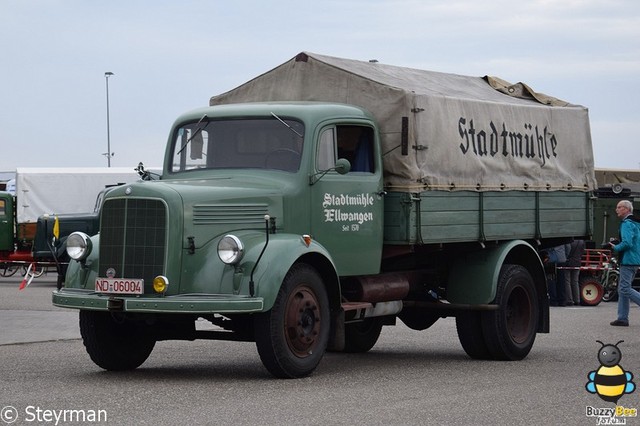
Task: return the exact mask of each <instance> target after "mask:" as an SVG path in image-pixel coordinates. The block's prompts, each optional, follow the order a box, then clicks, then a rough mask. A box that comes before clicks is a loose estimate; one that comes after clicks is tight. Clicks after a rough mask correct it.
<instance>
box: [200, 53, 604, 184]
mask: <svg viewBox="0 0 640 426" xmlns="http://www.w3.org/2000/svg"><path fill="white" fill-rule="evenodd" d="M271 101H322V102H338V103H345V104H351V105H356V106H360V107H362V108H364V109H366V110H368V111H369V112H370V113H371V114H372V115H373V116H374V117H375V118H376V121H377V123H378V126H379V128H380V135H381V136H380V137H381V144H382V153H383V163H384V174H385V186H386V187H387V188H388V189H392V190H406V191H420V190H429V189H434V190H449V191H451V190H473V191H493V190H578V191H589V190H593V189H594V188H595V187H596V183H595V178H594V172H593V151H592V147H591V133H590V127H589V117H588V110H587V108H585V107H582V106H579V105H572V104H569V103H568V102H564V101H561V100H559V99H557V98H554V97H551V96H547V95H544V94H541V93H536V92H534V91H533V90H532V89H531V88H530V87H529V86H527V85H526V84H523V83H518V84H510V83H508V82H506V81H504V80H501V79H499V78H496V77H488V76H487V77H469V76H462V75H456V74H447V73H440V72H433V71H425V70H418V69H411V68H403V67H397V66H391V65H384V64H380V63H377V62H367V61H357V60H350V59H341V58H335V57H330V56H324V55H317V54H313V53H307V52H304V53H300V54H298V55H297V56H295V57H294V58H292V59H291V60H289V61H288V62H285V63H284V64H282V65H280V66H278V67H276V68H274V69H272V70H271V71H268V72H266V73H264V74H262V75H260V76H258V77H256V78H254V79H252V80H250V81H248V82H247V83H245V84H243V85H241V86H239V87H237V88H235V89H233V90H230V91H228V92H226V93H223V94H220V95H218V96H214V97H212V98H211V100H210V105H212V106H214V105H219V104H229V103H243V102H271ZM403 117H408V129H407V130H408V132H407V133H408V144H407V148H408V149H407V150H406V152H405V153H404V154H403V152H402V151H403V150H402V149H401V142H402V139H401V135H402V118H403Z"/></svg>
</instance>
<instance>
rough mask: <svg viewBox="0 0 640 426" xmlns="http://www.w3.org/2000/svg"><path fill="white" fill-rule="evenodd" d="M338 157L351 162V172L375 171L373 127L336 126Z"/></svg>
mask: <svg viewBox="0 0 640 426" xmlns="http://www.w3.org/2000/svg"><path fill="white" fill-rule="evenodd" d="M337 130H338V158H346V159H347V160H349V162H350V163H351V172H365V173H375V162H374V155H373V152H374V151H373V129H372V128H371V127H364V126H338V129H337Z"/></svg>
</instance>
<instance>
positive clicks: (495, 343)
mask: <svg viewBox="0 0 640 426" xmlns="http://www.w3.org/2000/svg"><path fill="white" fill-rule="evenodd" d="M494 303H495V304H497V305H498V309H497V310H495V311H488V312H482V313H481V323H482V333H483V334H484V338H485V342H486V344H487V349H488V352H489V354H490V355H491V358H492V359H497V360H520V359H523V358H525V357H526V356H527V355H528V354H529V351H531V348H532V347H533V342H534V341H535V338H536V332H537V330H538V321H539V318H538V316H539V315H538V298H537V295H536V289H535V285H534V282H533V278H532V277H531V274H529V271H527V270H526V269H525V268H524V267H523V266H521V265H503V266H502V269H501V270H500V277H499V278H498V286H497V290H496V298H495V301H494Z"/></svg>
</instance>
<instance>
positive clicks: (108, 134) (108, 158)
mask: <svg viewBox="0 0 640 426" xmlns="http://www.w3.org/2000/svg"><path fill="white" fill-rule="evenodd" d="M112 75H113V73H112V72H111V71H107V72H105V73H104V79H105V81H106V83H107V152H106V153H105V154H104V155H106V156H107V167H111V157H112V156H113V153H112V152H111V133H110V129H109V77H111V76H112Z"/></svg>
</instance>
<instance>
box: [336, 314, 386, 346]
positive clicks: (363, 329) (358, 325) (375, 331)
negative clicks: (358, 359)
mask: <svg viewBox="0 0 640 426" xmlns="http://www.w3.org/2000/svg"><path fill="white" fill-rule="evenodd" d="M381 332H382V319H381V318H367V319H365V320H364V321H360V322H355V323H351V324H345V329H344V352H352V353H357V352H367V351H368V350H369V349H371V348H373V347H374V346H375V344H376V342H377V341H378V338H379V337H380V333H381Z"/></svg>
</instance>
